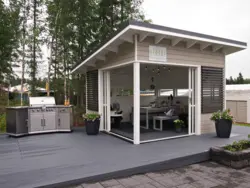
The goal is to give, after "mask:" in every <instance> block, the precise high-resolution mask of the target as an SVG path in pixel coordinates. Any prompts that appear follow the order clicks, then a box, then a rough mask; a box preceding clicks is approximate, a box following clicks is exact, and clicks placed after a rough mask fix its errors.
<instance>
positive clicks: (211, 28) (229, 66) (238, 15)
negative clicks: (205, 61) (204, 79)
mask: <svg viewBox="0 0 250 188" xmlns="http://www.w3.org/2000/svg"><path fill="white" fill-rule="evenodd" d="M143 9H144V12H145V14H146V18H147V19H152V21H153V23H154V24H159V25H164V26H168V27H174V28H178V29H184V30H189V31H194V32H199V33H204V34H209V35H214V36H219V37H224V38H229V39H234V40H239V41H243V42H247V43H248V46H249V44H250V0H144V3H143ZM239 72H241V73H242V74H243V77H245V78H250V48H248V49H246V50H243V51H240V52H237V53H235V54H231V55H228V56H227V57H226V77H227V78H228V77H229V76H233V77H237V76H238V74H239Z"/></svg>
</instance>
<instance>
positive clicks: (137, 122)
mask: <svg viewBox="0 0 250 188" xmlns="http://www.w3.org/2000/svg"><path fill="white" fill-rule="evenodd" d="M137 42H138V35H135V38H134V44H135V62H134V64H133V67H134V114H133V117H134V118H133V119H134V144H140V63H139V62H138V61H137V60H138V59H137Z"/></svg>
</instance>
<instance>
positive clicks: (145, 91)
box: [140, 89, 155, 96]
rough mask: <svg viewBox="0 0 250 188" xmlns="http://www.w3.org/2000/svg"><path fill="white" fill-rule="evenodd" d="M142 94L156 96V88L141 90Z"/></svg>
mask: <svg viewBox="0 0 250 188" xmlns="http://www.w3.org/2000/svg"><path fill="white" fill-rule="evenodd" d="M140 95H141V96H155V90H150V89H145V90H141V92H140Z"/></svg>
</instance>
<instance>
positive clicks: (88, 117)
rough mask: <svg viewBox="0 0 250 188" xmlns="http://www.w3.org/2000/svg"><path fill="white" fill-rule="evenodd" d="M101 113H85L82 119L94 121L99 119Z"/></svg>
mask: <svg viewBox="0 0 250 188" xmlns="http://www.w3.org/2000/svg"><path fill="white" fill-rule="evenodd" d="M100 117H101V115H100V114H98V113H87V114H84V115H83V119H84V120H87V121H95V120H98V119H100Z"/></svg>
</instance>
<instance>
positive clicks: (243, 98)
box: [226, 84, 250, 123]
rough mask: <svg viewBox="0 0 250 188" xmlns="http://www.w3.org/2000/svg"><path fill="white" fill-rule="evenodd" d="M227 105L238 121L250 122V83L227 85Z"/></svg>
mask: <svg viewBox="0 0 250 188" xmlns="http://www.w3.org/2000/svg"><path fill="white" fill-rule="evenodd" d="M226 106H227V108H229V109H230V110H231V113H232V114H233V115H234V117H235V121H236V122H239V123H250V84H233V85H226Z"/></svg>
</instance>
